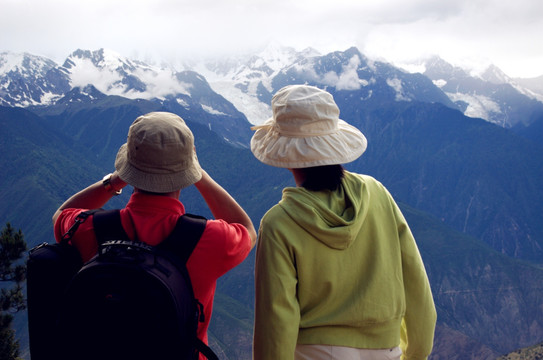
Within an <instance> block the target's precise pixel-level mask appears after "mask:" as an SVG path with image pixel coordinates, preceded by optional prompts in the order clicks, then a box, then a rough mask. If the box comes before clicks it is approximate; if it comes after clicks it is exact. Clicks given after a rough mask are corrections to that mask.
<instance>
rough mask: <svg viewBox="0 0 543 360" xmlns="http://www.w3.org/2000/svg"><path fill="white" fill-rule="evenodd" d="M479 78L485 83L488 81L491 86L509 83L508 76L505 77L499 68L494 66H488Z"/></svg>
mask: <svg viewBox="0 0 543 360" xmlns="http://www.w3.org/2000/svg"><path fill="white" fill-rule="evenodd" d="M481 78H482V79H483V80H485V81H488V82H490V83H492V84H507V83H510V82H511V79H510V78H509V76H507V75H506V74H505V73H504V72H503V71H502V70H501V69H500V68H498V67H497V66H496V65H494V64H492V65H490V66H489V67H488V68H487V69H486V70H485V71H484V72H483V73H482V74H481Z"/></svg>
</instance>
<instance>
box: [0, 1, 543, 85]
mask: <svg viewBox="0 0 543 360" xmlns="http://www.w3.org/2000/svg"><path fill="white" fill-rule="evenodd" d="M542 38H543V1H541V0H507V1H505V0H0V51H14V52H29V53H32V54H35V55H43V56H47V57H49V58H52V59H53V60H55V61H57V62H59V63H62V62H63V61H64V59H65V58H66V57H67V56H68V55H69V54H70V53H72V52H73V51H74V50H76V49H86V50H97V49H99V48H108V49H111V50H114V51H116V52H118V53H120V54H121V55H123V56H126V57H130V58H138V59H141V60H150V59H164V61H172V59H175V58H182V57H185V56H195V55H207V54H212V55H227V54H229V53H239V52H248V51H256V50H258V49H261V48H263V47H264V46H265V45H266V44H267V43H269V42H270V41H276V42H278V43H280V44H281V45H285V46H292V47H294V48H296V49H297V50H302V49H303V48H306V47H314V48H315V49H317V50H319V51H320V52H321V53H327V52H330V51H336V50H346V49H347V48H349V47H351V46H356V47H358V49H359V50H360V51H361V52H362V53H363V54H365V55H366V56H369V57H372V58H379V59H384V60H386V61H389V62H393V63H398V62H407V61H413V60H415V59H417V58H418V57H420V56H425V55H430V54H439V55H440V56H441V57H443V58H444V59H445V60H447V61H449V62H451V63H453V64H456V65H469V66H475V65H473V64H480V65H486V64H488V63H494V64H496V65H497V66H498V67H500V68H501V69H502V70H503V71H504V72H505V73H506V74H507V75H509V76H511V77H535V76H539V75H543V39H542Z"/></svg>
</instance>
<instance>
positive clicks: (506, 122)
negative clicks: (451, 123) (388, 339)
mask: <svg viewBox="0 0 543 360" xmlns="http://www.w3.org/2000/svg"><path fill="white" fill-rule="evenodd" d="M423 73H424V75H426V76H428V77H429V78H430V79H432V81H433V82H434V84H436V86H438V87H439V88H440V89H442V90H443V91H444V92H445V94H447V96H448V97H449V98H450V99H451V100H452V101H453V102H454V103H456V104H457V106H458V108H459V109H460V110H461V111H462V112H463V113H464V115H466V116H469V117H478V118H482V119H485V120H487V121H490V122H493V123H496V124H498V125H500V126H503V127H507V128H508V127H513V126H516V125H517V124H519V123H524V124H526V123H527V121H528V119H529V117H530V115H529V114H530V113H537V114H543V103H542V102H541V101H542V100H543V97H542V96H538V95H537V94H536V93H534V92H533V91H530V90H528V89H526V88H525V87H522V86H521V85H519V84H518V83H516V82H515V81H514V80H512V79H511V78H509V77H508V76H507V75H506V74H505V73H503V71H501V70H500V69H499V68H498V67H496V66H495V65H490V66H489V67H488V68H487V69H486V70H485V71H484V72H483V73H481V74H480V75H472V74H470V73H469V72H468V71H467V70H464V69H462V68H460V67H456V66H453V65H451V64H449V63H447V62H446V61H445V60H443V59H441V58H439V57H432V58H430V59H428V60H426V61H425V63H424V72H423ZM537 100H539V101H537Z"/></svg>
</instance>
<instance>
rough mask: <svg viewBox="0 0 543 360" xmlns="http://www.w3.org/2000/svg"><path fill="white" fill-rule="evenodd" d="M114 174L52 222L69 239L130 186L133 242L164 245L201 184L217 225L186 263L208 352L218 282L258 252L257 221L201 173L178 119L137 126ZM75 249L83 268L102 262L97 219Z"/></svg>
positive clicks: (158, 116)
mask: <svg viewBox="0 0 543 360" xmlns="http://www.w3.org/2000/svg"><path fill="white" fill-rule="evenodd" d="M115 169H116V170H115V172H113V173H112V174H108V175H106V176H105V177H104V178H103V179H102V180H100V181H97V182H96V183H94V184H92V185H90V186H88V187H87V188H85V189H83V190H81V191H79V192H78V193H76V194H74V195H72V196H71V197H70V198H69V199H68V200H66V201H65V202H64V203H63V204H62V205H61V206H60V207H59V208H58V210H57V211H56V212H55V214H54V215H53V224H54V231H55V238H56V240H57V241H60V240H61V239H62V236H63V234H65V233H66V232H67V231H68V229H69V228H70V227H71V226H72V225H73V224H74V221H75V218H76V217H77V215H78V214H79V213H81V212H82V211H86V210H89V209H98V208H101V207H102V206H104V205H105V204H106V203H107V202H108V201H109V200H110V199H111V198H112V197H113V196H115V195H118V194H120V193H121V191H122V189H123V188H124V187H125V186H127V185H131V186H133V188H134V192H133V194H132V196H131V197H130V200H129V201H128V204H127V205H126V207H125V208H124V209H121V211H120V214H121V223H122V226H123V228H124V230H125V231H126V233H127V234H128V236H129V238H130V239H138V240H142V241H144V242H146V243H148V244H149V245H157V244H159V243H160V242H161V241H162V240H164V239H165V238H166V237H167V236H168V235H169V234H170V232H171V231H172V230H173V228H174V227H175V224H176V222H177V219H178V218H179V217H180V216H181V215H183V214H185V207H184V205H183V204H182V203H181V201H180V200H179V197H180V193H181V189H183V188H186V187H188V186H190V185H193V184H194V185H195V186H196V189H198V191H199V192H200V194H201V195H202V197H203V198H204V200H205V201H206V203H207V205H208V207H209V209H210V210H211V213H212V214H213V216H214V217H215V219H214V220H207V223H206V227H205V230H204V232H203V234H202V236H201V238H200V241H199V242H198V244H197V245H196V248H195V249H194V251H193V253H192V255H191V256H190V258H189V260H188V262H187V269H188V272H189V276H190V278H191V282H192V286H193V288H194V294H195V297H196V298H197V299H198V300H199V301H200V302H201V303H202V304H203V306H204V315H205V322H203V323H200V324H199V326H198V338H200V339H201V340H202V341H204V342H205V343H206V344H207V329H208V326H209V321H210V319H211V314H212V310H213V297H214V295H215V288H216V282H217V279H218V278H219V277H220V276H221V275H223V274H225V273H226V272H227V271H229V270H230V269H232V268H234V267H235V266H237V265H238V264H240V263H241V262H242V261H243V260H244V259H245V258H246V257H247V255H248V254H249V252H250V251H251V249H252V248H253V247H254V245H255V241H256V231H255V228H254V226H253V223H252V221H251V219H250V218H249V216H248V215H247V214H246V212H245V211H244V210H243V209H242V208H241V206H240V205H239V204H238V203H237V202H236V200H235V199H234V198H233V197H232V196H231V195H230V194H229V193H228V192H227V191H226V190H225V189H224V188H222V187H221V186H220V185H219V184H218V183H217V182H215V181H214V180H213V179H212V178H211V176H209V174H208V173H207V172H206V171H204V170H203V169H202V168H201V167H200V165H199V162H198V159H197V157H196V150H195V148H194V136H193V134H192V132H191V131H190V129H189V128H188V126H187V125H186V124H185V122H184V121H183V119H182V118H180V117H179V116H177V115H175V114H172V113H168V112H152V113H149V114H146V115H143V116H140V117H138V118H137V119H136V120H135V121H134V122H133V124H132V125H131V126H130V129H129V131H128V139H127V142H126V144H124V145H122V146H121V148H120V149H119V151H118V153H117V157H116V160H115ZM71 243H72V244H73V245H74V246H75V247H76V248H77V249H78V250H79V252H80V254H81V257H82V259H83V261H84V262H85V261H88V260H90V259H91V258H92V257H93V256H94V255H95V254H96V252H97V249H98V245H97V242H96V237H95V234H94V229H93V225H92V217H89V218H88V219H87V220H86V221H85V222H84V223H82V224H81V225H80V226H79V228H78V230H77V231H76V233H75V234H74V236H73V238H72V239H71ZM201 358H203V357H202V355H201Z"/></svg>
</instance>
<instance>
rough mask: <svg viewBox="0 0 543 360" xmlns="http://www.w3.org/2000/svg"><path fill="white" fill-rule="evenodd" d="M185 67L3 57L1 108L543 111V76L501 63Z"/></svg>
mask: <svg viewBox="0 0 543 360" xmlns="http://www.w3.org/2000/svg"><path fill="white" fill-rule="evenodd" d="M182 67H183V69H182V70H181V71H176V70H174V68H173V67H171V66H170V67H158V66H153V65H149V64H146V63H144V62H141V61H137V60H131V59H128V58H126V57H123V56H121V55H120V54H117V53H116V52H114V51H111V50H106V49H100V50H96V51H89V50H76V51H75V52H73V53H72V54H71V55H70V56H69V57H68V58H67V59H66V61H65V62H64V64H63V65H61V66H60V65H57V64H56V63H54V62H53V61H51V60H49V59H46V58H43V57H39V56H34V55H30V54H13V53H6V52H4V53H0V105H4V106H21V107H27V106H39V105H50V104H54V103H55V102H57V101H59V99H60V98H61V97H63V96H64V95H65V94H67V93H68V92H70V91H71V90H72V89H74V88H79V89H87V88H89V87H90V86H92V87H93V88H94V89H96V90H97V91H98V92H100V93H103V94H105V95H117V96H123V97H126V98H129V99H147V100H154V101H160V102H163V103H166V102H167V103H168V104H170V106H174V105H173V104H176V105H175V106H180V107H182V108H184V109H185V110H187V111H188V110H189V109H194V108H195V107H197V108H201V110H202V111H203V112H204V113H206V114H209V115H212V116H219V117H223V119H222V120H221V121H227V120H228V119H225V118H226V117H229V116H230V117H234V118H236V117H239V116H240V114H239V113H240V112H241V113H242V114H243V115H244V116H245V117H246V118H247V119H248V120H249V122H250V123H252V124H260V123H262V122H264V121H265V120H266V119H268V118H269V117H270V116H271V115H272V111H271V107H270V102H271V98H272V95H273V93H275V92H276V91H277V90H278V89H279V88H280V87H282V86H285V85H288V84H293V83H311V84H314V85H318V86H323V87H330V88H333V89H334V90H335V91H354V92H358V94H357V96H359V98H360V100H362V101H366V100H370V99H372V98H373V97H377V98H378V99H380V100H382V101H385V100H386V101H422V102H440V103H443V104H444V105H446V106H449V107H453V108H456V109H459V110H460V111H462V112H463V113H464V114H465V115H467V116H470V117H479V118H483V119H486V120H487V121H490V122H494V123H496V124H499V125H500V126H503V127H513V126H516V124H518V123H523V124H527V122H529V121H531V120H532V119H534V118H536V117H537V116H539V114H543V90H542V89H541V85H539V87H537V84H541V80H540V79H539V80H537V79H535V81H534V82H531V83H530V84H531V85H530V86H529V85H528V83H527V82H521V81H520V80H519V79H510V78H509V77H508V76H507V75H506V74H504V73H503V72H502V71H501V70H500V69H499V68H497V67H495V66H491V67H489V68H488V69H487V70H486V71H485V72H483V73H481V74H480V75H472V74H470V73H468V72H467V71H466V70H464V69H462V68H459V67H455V66H453V65H451V64H449V63H447V62H446V61H444V60H443V59H441V58H439V57H434V58H431V59H428V60H426V61H425V62H424V63H420V64H418V65H417V67H416V68H417V69H418V70H417V71H418V72H417V73H413V72H409V71H405V70H401V69H400V68H398V67H395V66H393V65H391V64H389V63H386V62H380V61H375V60H372V59H369V58H367V57H365V56H364V55H362V54H361V53H360V52H359V51H358V49H356V48H351V49H348V50H346V51H337V52H333V53H329V54H326V55H321V54H319V53H318V52H317V51H316V50H314V49H311V48H308V49H305V50H303V51H297V50H295V49H293V48H290V47H284V46H281V45H279V44H278V43H272V44H270V45H269V46H268V47H267V48H265V49H264V50H263V51H261V52H260V53H257V54H250V55H246V56H239V57H231V58H226V59H219V60H216V59H215V60H205V61H198V62H193V63H187V64H183V66H182ZM191 72H193V73H192V74H191ZM211 93H214V94H215V95H216V94H219V96H220V97H222V98H223V99H226V100H227V101H228V102H229V103H230V105H225V104H224V103H223V100H221V99H218V98H216V97H215V95H213V94H211ZM85 94H87V95H85ZM93 94H94V95H92V96H91V95H90V92H86V91H83V90H80V91H79V92H78V93H77V94H75V93H74V94H72V95H71V97H70V99H72V100H73V101H83V99H84V98H85V96H87V98H89V99H90V98H91V97H96V94H95V93H93ZM202 94H207V95H205V96H203V95H202ZM193 95H195V96H193ZM537 100H539V101H537ZM172 101H173V102H172ZM231 105H233V106H231ZM533 114H535V115H536V116H535V117H534V116H533ZM243 115H241V116H243Z"/></svg>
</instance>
